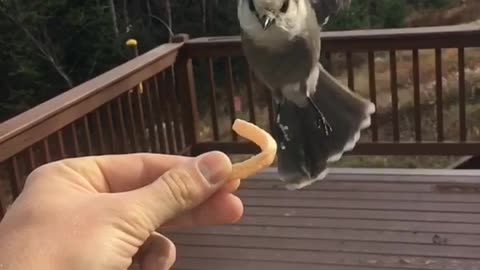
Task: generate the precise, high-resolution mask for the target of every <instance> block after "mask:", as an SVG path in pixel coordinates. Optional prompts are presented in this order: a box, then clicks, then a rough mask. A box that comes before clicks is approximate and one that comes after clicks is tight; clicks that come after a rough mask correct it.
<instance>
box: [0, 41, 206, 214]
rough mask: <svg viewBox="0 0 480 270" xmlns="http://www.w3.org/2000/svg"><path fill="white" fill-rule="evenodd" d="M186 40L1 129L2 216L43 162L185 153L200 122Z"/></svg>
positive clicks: (163, 47)
mask: <svg viewBox="0 0 480 270" xmlns="http://www.w3.org/2000/svg"><path fill="white" fill-rule="evenodd" d="M185 38H186V37H185V36H178V37H176V41H178V43H173V44H166V45H162V46H160V47H158V48H156V49H154V50H152V51H149V52H148V53H146V54H143V55H141V56H139V57H137V58H135V59H133V60H131V61H129V62H127V63H125V64H123V65H121V66H119V67H117V68H115V69H113V70H111V71H109V72H107V73H105V74H103V75H101V76H99V77H97V78H94V79H93V80H91V81H88V82H85V83H84V84H81V85H79V86H77V87H75V88H73V89H71V90H70V91H68V92H66V93H64V94H62V95H60V96H57V97H56V98H53V99H51V100H49V101H47V102H45V103H43V104H40V105H39V106H37V107H35V108H33V109H31V110H29V111H27V112H25V113H23V114H21V115H19V116H17V117H15V118H13V119H11V120H9V121H6V122H4V123H2V124H0V217H1V216H2V213H4V211H5V208H6V206H7V205H8V204H9V203H10V202H11V201H12V199H13V198H15V197H16V196H17V195H18V194H19V192H20V191H21V189H22V187H23V184H24V181H25V179H26V176H27V175H28V174H29V173H30V172H31V171H32V170H33V169H35V168H36V167H38V166H40V165H42V164H45V163H48V162H51V161H55V160H58V159H62V158H68V157H78V156H85V155H99V154H118V153H132V152H162V153H171V154H183V153H187V152H189V149H190V148H191V146H192V145H193V144H194V143H195V142H196V138H195V134H197V132H196V131H195V130H194V129H195V126H196V124H194V123H196V122H197V120H196V119H194V118H193V117H194V113H192V112H193V111H195V110H196V107H195V104H196V100H195V95H194V89H193V79H192V78H191V74H192V73H191V65H190V62H189V60H188V59H187V58H185V57H183V56H182V55H180V50H181V48H182V46H183V40H182V39H185ZM140 83H142V84H143V85H142V87H139V84H140ZM140 88H143V89H142V91H140Z"/></svg>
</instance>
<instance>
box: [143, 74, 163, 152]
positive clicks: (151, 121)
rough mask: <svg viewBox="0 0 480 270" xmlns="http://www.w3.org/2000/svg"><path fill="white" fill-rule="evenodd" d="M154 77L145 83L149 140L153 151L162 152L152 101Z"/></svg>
mask: <svg viewBox="0 0 480 270" xmlns="http://www.w3.org/2000/svg"><path fill="white" fill-rule="evenodd" d="M153 80H154V79H153V78H152V79H150V80H148V81H147V82H146V83H145V86H144V87H145V89H144V91H145V92H144V94H145V103H146V106H147V114H148V117H147V119H148V123H147V125H148V130H149V133H148V137H149V140H150V145H151V147H152V151H153V152H156V153H160V152H161V149H160V142H159V141H158V136H157V132H155V123H156V122H155V118H156V115H155V113H154V111H153V105H152V104H153V103H152V87H151V85H152V83H153Z"/></svg>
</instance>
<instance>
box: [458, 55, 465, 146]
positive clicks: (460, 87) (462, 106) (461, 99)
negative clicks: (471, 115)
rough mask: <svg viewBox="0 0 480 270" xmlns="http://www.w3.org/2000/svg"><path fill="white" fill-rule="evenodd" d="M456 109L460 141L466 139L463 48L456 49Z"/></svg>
mask: <svg viewBox="0 0 480 270" xmlns="http://www.w3.org/2000/svg"><path fill="white" fill-rule="evenodd" d="M458 91H459V92H458V111H459V118H460V119H459V120H460V121H459V124H460V125H459V129H460V141H461V142H465V141H467V121H466V118H467V117H466V114H467V113H466V104H465V103H466V99H465V98H466V96H465V49H464V48H459V49H458Z"/></svg>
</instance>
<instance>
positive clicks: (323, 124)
mask: <svg viewBox="0 0 480 270" xmlns="http://www.w3.org/2000/svg"><path fill="white" fill-rule="evenodd" d="M307 99H308V101H309V102H310V104H311V105H312V107H313V108H314V109H315V111H317V113H318V118H317V128H319V129H323V130H324V133H325V136H329V135H330V133H332V132H333V128H332V126H331V125H330V123H328V121H327V119H326V118H325V116H324V115H323V113H322V111H320V109H319V108H318V107H317V105H315V103H314V102H313V100H312V99H311V98H310V97H308V98H307Z"/></svg>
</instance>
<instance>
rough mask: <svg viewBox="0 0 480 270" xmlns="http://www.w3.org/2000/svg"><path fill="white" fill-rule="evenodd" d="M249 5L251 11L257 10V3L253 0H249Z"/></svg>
mask: <svg viewBox="0 0 480 270" xmlns="http://www.w3.org/2000/svg"><path fill="white" fill-rule="evenodd" d="M248 7H249V8H250V11H251V12H255V4H253V0H248Z"/></svg>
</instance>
